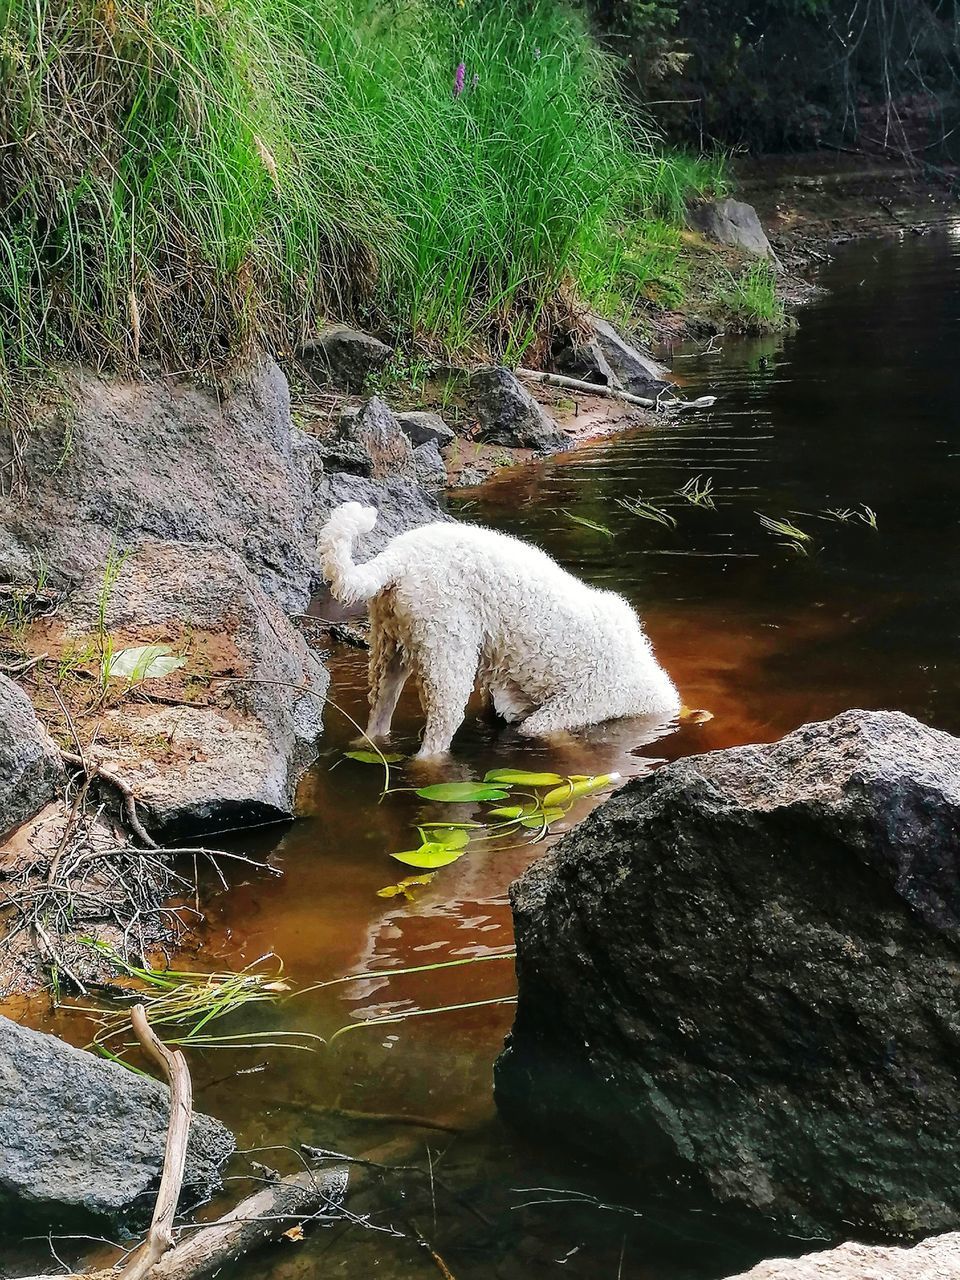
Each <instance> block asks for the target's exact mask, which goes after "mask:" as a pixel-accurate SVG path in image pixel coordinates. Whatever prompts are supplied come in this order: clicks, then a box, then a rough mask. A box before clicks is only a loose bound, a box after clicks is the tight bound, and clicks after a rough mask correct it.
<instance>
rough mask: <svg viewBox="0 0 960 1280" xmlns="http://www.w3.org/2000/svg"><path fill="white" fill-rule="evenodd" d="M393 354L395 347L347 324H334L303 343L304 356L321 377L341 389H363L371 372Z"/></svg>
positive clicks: (355, 390) (310, 367)
mask: <svg viewBox="0 0 960 1280" xmlns="http://www.w3.org/2000/svg"><path fill="white" fill-rule="evenodd" d="M392 356H393V347H390V346H388V345H387V344H386V343H385V342H381V341H380V339H379V338H374V337H373V336H372V335H371V334H369V333H361V332H359V330H357V329H351V328H349V327H348V326H347V325H331V326H330V328H328V329H324V331H323V332H322V333H320V334H318V335H317V337H315V338H311V339H309V340H308V341H307V342H305V343H304V344H303V349H302V351H301V353H300V357H301V360H302V361H303V364H304V366H305V367H306V369H307V371H308V372H309V373H310V374H311V376H312V377H314V378H316V379H317V381H319V382H322V383H323V384H324V385H326V386H330V387H335V388H337V389H338V390H341V391H352V392H354V393H358V392H361V391H363V389H364V387H365V386H366V383H367V379H368V378H369V377H370V375H371V374H374V373H379V372H380V371H381V369H383V368H385V367H386V365H387V364H388V362H389V361H390V359H391V358H392Z"/></svg>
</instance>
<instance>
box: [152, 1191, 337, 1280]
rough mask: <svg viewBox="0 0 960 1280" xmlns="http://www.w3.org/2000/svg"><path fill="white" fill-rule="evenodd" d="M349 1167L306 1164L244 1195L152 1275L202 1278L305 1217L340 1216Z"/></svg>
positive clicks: (155, 1279)
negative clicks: (324, 1167)
mask: <svg viewBox="0 0 960 1280" xmlns="http://www.w3.org/2000/svg"><path fill="white" fill-rule="evenodd" d="M346 1185H347V1172H346V1170H345V1169H343V1168H342V1166H341V1167H338V1168H334V1169H328V1170H323V1171H322V1172H315V1171H313V1170H311V1169H305V1170H304V1171H303V1172H301V1173H294V1174H290V1175H289V1176H288V1177H286V1178H280V1179H279V1180H278V1181H277V1182H270V1183H268V1184H267V1185H266V1186H264V1187H263V1188H261V1190H259V1191H257V1192H255V1193H254V1194H253V1195H252V1196H248V1197H247V1199H246V1200H242V1201H241V1202H240V1204H238V1205H237V1207H236V1208H235V1209H232V1210H231V1211H230V1212H229V1213H227V1214H224V1216H223V1217H222V1218H218V1219H217V1221H216V1222H211V1223H210V1224H209V1225H208V1226H203V1227H200V1228H198V1229H197V1231H196V1233H195V1234H194V1235H192V1236H191V1237H190V1238H189V1239H188V1240H185V1241H184V1242H183V1243H182V1244H178V1245H177V1247H176V1248H175V1249H171V1250H170V1252H169V1253H167V1254H165V1255H164V1257H162V1258H161V1259H160V1261H159V1262H158V1263H157V1265H156V1266H155V1267H154V1269H153V1271H152V1272H151V1274H150V1280H201V1278H202V1277H204V1276H209V1275H212V1274H213V1273H214V1272H215V1271H219V1270H220V1269H221V1268H222V1267H224V1266H226V1265H227V1264H228V1263H230V1262H234V1261H235V1260H236V1259H237V1258H239V1257H241V1256H242V1255H243V1254H245V1253H249V1252H250V1251H251V1250H252V1249H256V1248H259V1247H260V1246H261V1245H263V1244H266V1242H267V1241H268V1240H276V1239H278V1238H279V1237H280V1236H282V1235H283V1234H284V1232H285V1231H287V1230H288V1229H289V1228H290V1227H291V1226H292V1225H294V1224H295V1223H297V1222H301V1221H303V1220H304V1219H305V1218H314V1217H316V1216H317V1215H318V1214H322V1213H325V1212H327V1213H330V1214H332V1215H335V1216H339V1213H340V1205H341V1201H342V1198H343V1193H344V1191H345V1189H346Z"/></svg>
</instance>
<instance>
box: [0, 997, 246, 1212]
mask: <svg viewBox="0 0 960 1280" xmlns="http://www.w3.org/2000/svg"><path fill="white" fill-rule="evenodd" d="M169 1112H170V1094H169V1090H168V1089H167V1088H166V1086H165V1085H163V1084H161V1083H160V1082H159V1081H156V1080H151V1079H148V1078H146V1077H144V1076H139V1075H136V1074H134V1073H133V1072H132V1071H127V1070H126V1069H125V1068H123V1067H120V1066H117V1065H116V1064H115V1063H112V1062H107V1061H105V1060H103V1059H102V1058H96V1057H94V1055H93V1054H92V1053H87V1052H85V1051H84V1050H81V1049H75V1048H73V1047H72V1046H71V1045H68V1044H66V1043H65V1042H64V1041H62V1040H59V1039H57V1038H56V1037H55V1036H50V1035H45V1034H43V1033H42V1032H39V1031H31V1030H29V1029H28V1028H26V1027H21V1026H19V1025H18V1024H17V1023H16V1022H12V1021H10V1019H8V1018H5V1017H0V1215H2V1216H3V1217H5V1218H8V1219H13V1218H14V1217H15V1218H16V1219H17V1220H18V1221H20V1222H22V1221H23V1219H24V1217H34V1218H46V1219H47V1220H58V1221H59V1220H70V1219H71V1218H74V1217H77V1216H78V1215H83V1216H88V1215H92V1216H94V1217H99V1218H108V1219H116V1218H118V1217H120V1216H122V1215H124V1214H126V1213H127V1211H130V1210H132V1211H133V1216H134V1217H135V1218H139V1217H142V1216H144V1214H149V1211H150V1209H151V1208H152V1201H151V1197H152V1196H153V1195H154V1194H155V1192H156V1188H157V1185H158V1182H159V1178H160V1171H161V1168H162V1165H163V1153H164V1145H165V1142H166V1132H167V1122H168V1118H169ZM233 1149H234V1141H233V1137H232V1135H231V1134H230V1132H229V1131H228V1130H227V1129H226V1128H225V1127H224V1126H223V1125H222V1124H221V1123H220V1122H219V1121H218V1120H214V1119H211V1117H209V1116H205V1115H201V1114H195V1115H194V1117H193V1123H192V1125H191V1130H190V1143H189V1147H188V1151H187V1165H186V1173H185V1177H184V1191H185V1195H186V1200H187V1201H190V1200H197V1199H200V1198H203V1197H205V1196H207V1195H209V1194H210V1193H211V1192H212V1191H213V1190H215V1189H216V1188H217V1187H219V1185H220V1167H221V1165H222V1164H223V1163H224V1161H225V1160H226V1159H227V1158H228V1157H229V1156H230V1155H231V1153H232V1152H233Z"/></svg>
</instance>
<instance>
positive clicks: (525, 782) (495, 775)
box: [483, 769, 566, 787]
mask: <svg viewBox="0 0 960 1280" xmlns="http://www.w3.org/2000/svg"><path fill="white" fill-rule="evenodd" d="M483 780H484V782H501V783H503V784H504V786H511V787H556V786H558V785H559V784H560V783H561V782H565V781H566V779H565V778H561V776H560V774H559V773H525V772H524V771H523V770H522V769H491V770H490V772H489V773H487V774H485V775H484V779H483Z"/></svg>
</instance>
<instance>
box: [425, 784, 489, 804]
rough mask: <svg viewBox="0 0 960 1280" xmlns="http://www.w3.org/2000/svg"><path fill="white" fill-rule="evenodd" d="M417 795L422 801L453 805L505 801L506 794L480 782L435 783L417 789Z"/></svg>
mask: <svg viewBox="0 0 960 1280" xmlns="http://www.w3.org/2000/svg"><path fill="white" fill-rule="evenodd" d="M417 795H418V796H420V797H421V798H422V799H424V800H442V801H443V802H444V803H446V804H455V803H456V802H457V801H464V800H467V801H469V800H506V798H507V792H506V791H499V790H498V789H497V788H496V787H491V786H485V785H484V784H483V783H482V782H435V783H433V785H432V786H429V787H418V788H417Z"/></svg>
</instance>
